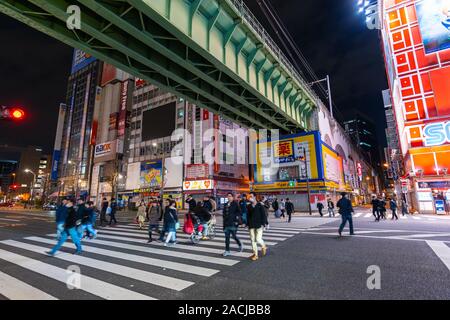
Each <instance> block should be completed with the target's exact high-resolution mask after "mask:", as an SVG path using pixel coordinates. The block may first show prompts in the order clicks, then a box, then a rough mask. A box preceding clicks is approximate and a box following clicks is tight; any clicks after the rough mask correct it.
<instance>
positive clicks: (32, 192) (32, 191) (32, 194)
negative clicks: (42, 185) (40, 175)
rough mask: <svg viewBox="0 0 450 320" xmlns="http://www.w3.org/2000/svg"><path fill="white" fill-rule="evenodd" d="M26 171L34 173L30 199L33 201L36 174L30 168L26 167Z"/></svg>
mask: <svg viewBox="0 0 450 320" xmlns="http://www.w3.org/2000/svg"><path fill="white" fill-rule="evenodd" d="M25 172H26V173H31V174H32V175H33V182H32V183H31V186H30V200H31V201H33V200H34V184H35V183H36V174H35V173H34V172H33V171H32V170H30V169H25Z"/></svg>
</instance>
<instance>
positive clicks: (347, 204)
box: [336, 192, 355, 236]
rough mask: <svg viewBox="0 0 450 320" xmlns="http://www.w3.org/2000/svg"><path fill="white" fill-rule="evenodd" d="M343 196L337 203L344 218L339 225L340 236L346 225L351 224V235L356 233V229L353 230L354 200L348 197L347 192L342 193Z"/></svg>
mask: <svg viewBox="0 0 450 320" xmlns="http://www.w3.org/2000/svg"><path fill="white" fill-rule="evenodd" d="M341 196H342V198H341V199H339V201H338V203H337V204H336V206H337V207H338V208H339V214H340V215H341V218H342V223H341V225H340V226H339V231H338V232H339V236H342V230H344V228H345V225H346V224H347V221H348V224H349V227H350V235H354V234H355V233H354V230H353V218H352V213H353V207H352V202H351V201H350V200H349V199H347V194H346V193H345V192H342V193H341Z"/></svg>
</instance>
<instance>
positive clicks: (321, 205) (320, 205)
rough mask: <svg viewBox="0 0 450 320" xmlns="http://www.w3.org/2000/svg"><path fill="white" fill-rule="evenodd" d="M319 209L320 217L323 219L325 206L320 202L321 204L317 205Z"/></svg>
mask: <svg viewBox="0 0 450 320" xmlns="http://www.w3.org/2000/svg"><path fill="white" fill-rule="evenodd" d="M317 209H319V214H320V216H321V217H323V213H322V210H323V204H322V202H319V203H318V204H317Z"/></svg>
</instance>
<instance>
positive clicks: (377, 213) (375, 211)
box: [372, 208, 380, 220]
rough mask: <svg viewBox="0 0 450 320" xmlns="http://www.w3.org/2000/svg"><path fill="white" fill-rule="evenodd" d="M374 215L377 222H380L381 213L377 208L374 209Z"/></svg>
mask: <svg viewBox="0 0 450 320" xmlns="http://www.w3.org/2000/svg"><path fill="white" fill-rule="evenodd" d="M372 214H373V216H374V217H375V220H380V211H379V210H378V209H377V208H372Z"/></svg>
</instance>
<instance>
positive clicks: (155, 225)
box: [148, 224, 164, 242]
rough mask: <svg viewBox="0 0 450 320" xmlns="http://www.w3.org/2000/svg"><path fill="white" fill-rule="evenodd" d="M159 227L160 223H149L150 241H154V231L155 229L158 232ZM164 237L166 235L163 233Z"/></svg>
mask: <svg viewBox="0 0 450 320" xmlns="http://www.w3.org/2000/svg"><path fill="white" fill-rule="evenodd" d="M158 228H159V225H158V224H149V225H148V241H150V242H151V241H153V239H152V231H153V230H155V231H156V232H158ZM160 236H161V235H160ZM163 237H164V235H163ZM163 239H164V238H163Z"/></svg>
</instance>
